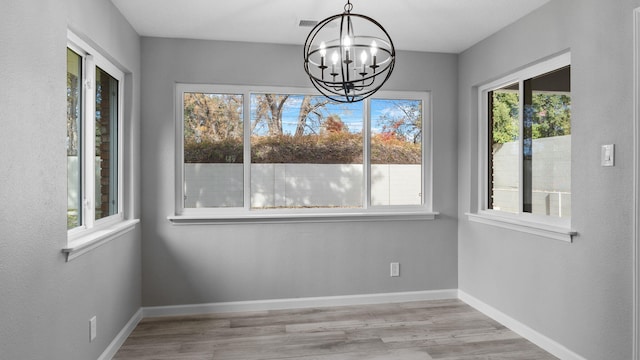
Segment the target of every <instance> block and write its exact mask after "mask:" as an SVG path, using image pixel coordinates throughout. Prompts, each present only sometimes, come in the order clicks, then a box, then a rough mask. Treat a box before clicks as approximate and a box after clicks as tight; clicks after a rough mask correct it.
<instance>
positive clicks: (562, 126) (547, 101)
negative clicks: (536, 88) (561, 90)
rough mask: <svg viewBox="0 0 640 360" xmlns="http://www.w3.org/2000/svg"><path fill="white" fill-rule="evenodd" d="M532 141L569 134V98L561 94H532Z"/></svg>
mask: <svg viewBox="0 0 640 360" xmlns="http://www.w3.org/2000/svg"><path fill="white" fill-rule="evenodd" d="M532 102H533V106H532V107H533V114H532V115H533V116H532V118H533V124H532V137H533V138H534V139H539V138H546V137H553V136H563V135H570V134H571V98H570V97H569V96H567V95H563V94H553V93H534V94H533V101H532Z"/></svg>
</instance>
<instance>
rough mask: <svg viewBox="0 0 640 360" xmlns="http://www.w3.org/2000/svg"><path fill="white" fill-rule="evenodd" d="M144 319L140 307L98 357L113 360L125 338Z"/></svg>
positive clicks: (100, 359)
mask: <svg viewBox="0 0 640 360" xmlns="http://www.w3.org/2000/svg"><path fill="white" fill-rule="evenodd" d="M140 320H142V308H140V309H138V311H136V313H135V314H133V316H132V317H131V319H129V321H128V322H127V323H126V324H125V325H124V327H123V328H122V330H120V332H119V333H118V335H116V337H115V338H114V339H113V341H111V344H109V346H107V348H106V349H105V350H104V351H103V352H102V355H100V357H99V358H98V360H111V359H112V358H113V357H114V356H115V355H116V353H117V352H118V350H119V349H120V347H121V346H122V344H124V342H125V340H127V338H128V337H129V335H131V333H132V332H133V329H135V328H136V326H137V325H138V323H139V322H140Z"/></svg>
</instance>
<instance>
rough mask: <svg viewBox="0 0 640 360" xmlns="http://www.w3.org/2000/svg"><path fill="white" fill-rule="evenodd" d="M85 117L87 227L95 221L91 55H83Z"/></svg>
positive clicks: (85, 212) (93, 89)
mask: <svg viewBox="0 0 640 360" xmlns="http://www.w3.org/2000/svg"><path fill="white" fill-rule="evenodd" d="M85 64H86V65H85V69H86V71H85V75H86V77H85V83H84V88H85V94H86V97H85V99H86V101H85V102H84V103H85V119H86V121H84V140H85V141H84V144H83V151H84V155H85V156H84V164H83V165H84V166H83V167H84V168H83V170H82V177H83V178H84V181H83V182H84V184H83V186H84V199H83V207H84V214H85V216H84V220H85V226H86V227H87V228H92V227H93V225H94V223H95V194H96V190H95V181H96V180H95V177H96V176H95V173H96V169H95V162H96V160H95V158H96V155H95V141H96V124H95V123H96V70H95V68H96V67H95V61H94V59H93V57H92V56H91V55H87V56H86V57H85Z"/></svg>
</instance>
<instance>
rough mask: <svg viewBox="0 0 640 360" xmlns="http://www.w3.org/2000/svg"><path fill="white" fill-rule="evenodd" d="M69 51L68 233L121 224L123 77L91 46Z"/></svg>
mask: <svg viewBox="0 0 640 360" xmlns="http://www.w3.org/2000/svg"><path fill="white" fill-rule="evenodd" d="M78 42H79V41H77V42H72V43H69V44H68V47H67V229H68V230H69V234H70V236H72V237H73V235H77V234H82V233H83V232H84V231H85V230H91V229H93V228H96V227H100V226H101V225H102V224H110V223H113V222H115V221H120V220H122V218H123V216H122V190H121V189H122V180H121V179H122V176H121V172H122V150H121V149H122V147H121V133H122V131H121V126H122V125H121V118H122V100H121V99H122V86H123V83H122V82H123V78H124V74H123V73H122V72H121V71H120V70H119V69H118V68H116V67H115V66H114V65H113V64H111V63H110V62H108V61H107V60H106V59H105V58H103V57H102V56H100V55H98V54H96V53H95V52H93V51H92V50H91V49H90V48H88V47H87V46H85V47H83V46H81V45H78Z"/></svg>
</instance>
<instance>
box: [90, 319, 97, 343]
mask: <svg viewBox="0 0 640 360" xmlns="http://www.w3.org/2000/svg"><path fill="white" fill-rule="evenodd" d="M96 322H97V320H96V317H95V316H94V317H92V318H91V319H89V342H91V341H93V340H95V339H96V335H97V334H96V333H97V324H96Z"/></svg>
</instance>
